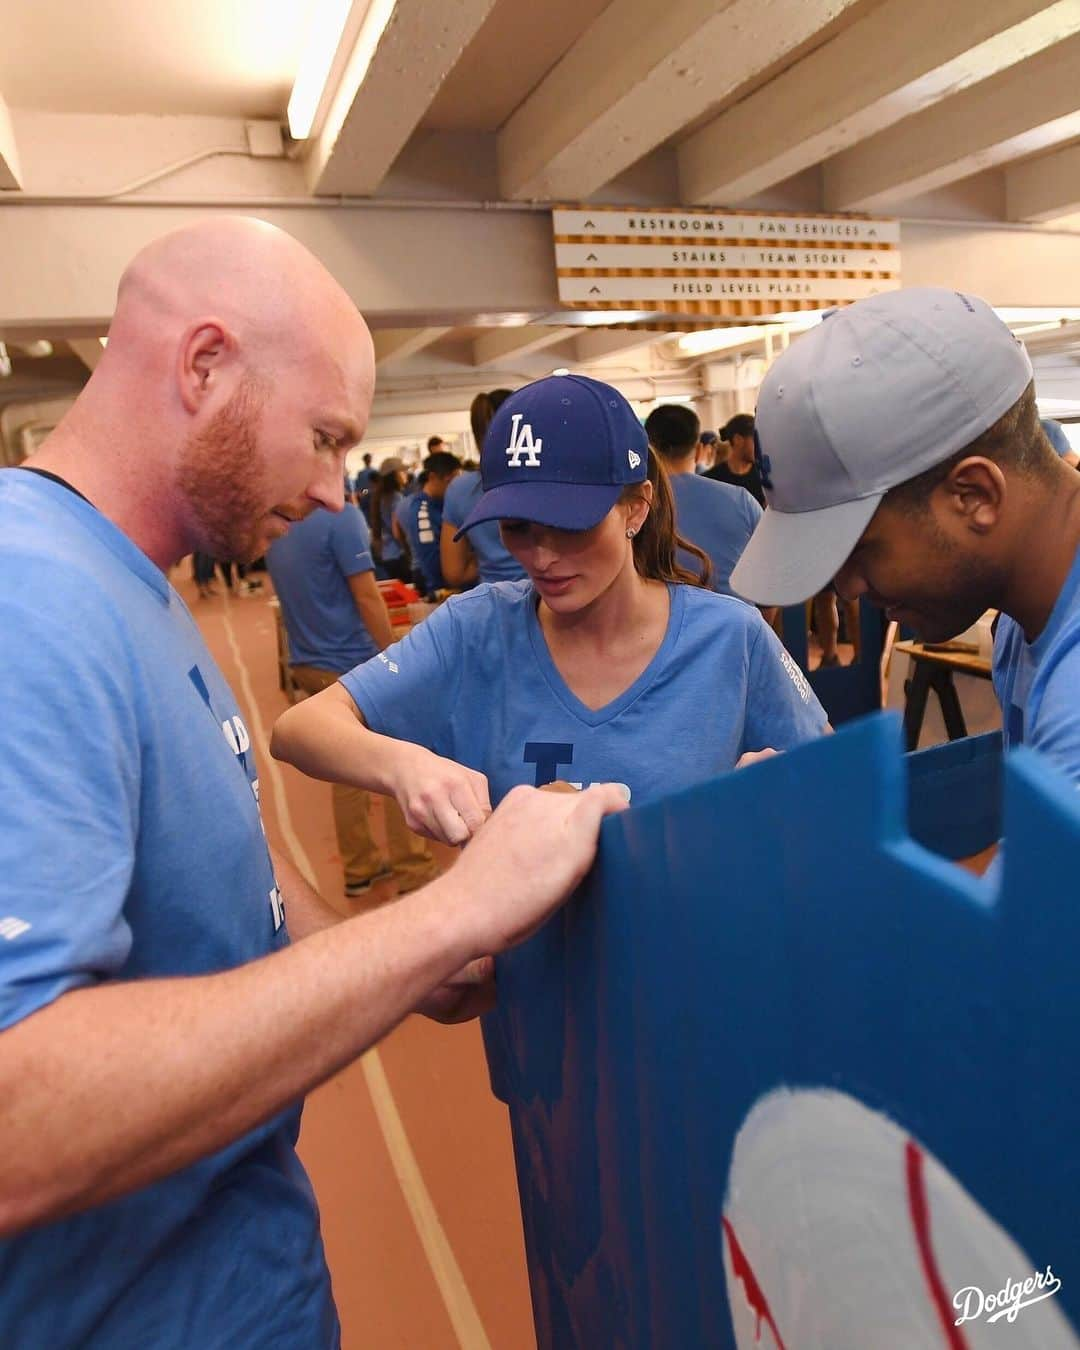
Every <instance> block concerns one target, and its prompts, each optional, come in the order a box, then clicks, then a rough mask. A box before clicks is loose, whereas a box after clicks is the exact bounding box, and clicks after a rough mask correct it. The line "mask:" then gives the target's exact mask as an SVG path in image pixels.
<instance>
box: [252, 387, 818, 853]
mask: <svg viewBox="0 0 1080 1350" xmlns="http://www.w3.org/2000/svg"><path fill="white" fill-rule="evenodd" d="M481 472H482V474H483V482H484V493H483V495H482V497H481V498H480V501H479V503H478V504H477V506H475V507H474V508H473V511H472V513H471V514H470V516H469V518H468V519H467V520H466V521H465V523H464V529H466V530H470V529H472V528H474V527H475V526H477V525H479V524H481V523H483V522H485V521H489V520H498V521H500V522H501V529H502V537H503V541H504V543H505V544H506V547H507V548H508V549H509V550H510V552H511V553H512V554H513V555H514V556H515V557H516V558H517V560H518V561H519V563H520V564H521V566H522V567H523V568H524V570H525V572H526V574H527V576H526V580H524V581H519V582H500V583H498V584H496V585H485V586H479V587H477V588H476V589H475V590H472V591H470V592H467V593H466V594H465V595H462V596H458V597H453V598H451V599H450V600H449V601H448V602H447V603H446V604H445V605H443V606H442V607H441V608H440V609H439V610H437V611H436V612H435V613H434V614H433V615H431V617H430V618H428V619H427V620H426V621H425V622H424V623H423V624H421V625H420V626H419V627H418V628H416V629H414V630H413V631H412V633H410V634H409V636H408V637H406V638H405V639H404V640H403V641H401V642H400V643H397V644H395V646H393V647H392V648H390V649H389V650H388V651H386V652H384V653H383V654H382V657H380V658H379V659H377V660H375V661H372V662H368V663H367V664H366V665H363V666H359V667H358V668H357V669H355V670H353V671H351V672H349V673H348V674H347V675H345V676H344V677H343V678H342V681H341V683H340V684H338V685H336V686H335V687H334V688H333V689H329V690H327V691H326V692H325V693H322V694H319V695H318V696H317V697H315V698H314V699H310V700H308V701H307V702H306V703H304V704H300V705H298V706H297V707H295V708H293V709H291V710H290V711H288V712H286V713H285V714H284V716H283V717H282V718H281V719H280V720H279V721H278V723H277V726H276V727H275V730H274V737H273V743H272V752H273V753H274V754H276V755H278V756H279V757H281V758H285V759H288V760H290V761H291V762H293V763H295V764H296V765H298V766H299V767H300V768H301V769H303V770H304V771H305V772H308V773H312V774H314V775H315V776H317V777H321V778H329V779H341V780H344V781H346V782H351V783H353V784H355V785H356V786H366V787H370V788H373V789H375V790H378V791H392V792H394V794H395V795H396V796H397V798H398V800H399V802H400V803H401V806H402V809H403V810H404V812H405V818H406V820H407V821H408V823H409V825H410V826H411V827H412V828H413V829H417V830H419V831H421V832H423V833H427V834H430V835H432V836H433V837H434V838H437V839H441V840H443V841H444V842H447V843H461V842H462V841H463V840H464V839H466V838H468V836H469V833H470V830H469V827H468V824H467V822H468V818H469V816H470V815H474V814H475V813H476V811H477V810H478V809H483V808H484V807H485V806H486V803H487V802H488V801H489V799H490V800H491V801H495V802H497V801H499V800H501V799H502V798H503V796H504V795H505V794H506V793H507V792H509V791H510V789H511V788H512V787H513V786H514V785H515V784H521V783H528V784H533V785H535V786H542V785H544V784H548V783H551V782H554V781H556V780H558V781H561V782H564V783H570V784H573V785H575V786H583V785H588V784H590V783H599V782H616V783H619V784H621V785H622V790H623V791H624V792H625V794H626V796H627V798H628V799H630V800H632V801H633V802H641V801H646V802H647V801H650V800H652V799H654V798H656V797H659V796H661V795H663V794H666V793H670V792H674V791H677V790H678V789H679V788H680V787H685V786H688V785H690V784H692V783H698V782H701V781H703V780H704V779H707V778H709V777H711V776H713V775H715V774H718V773H724V772H726V771H727V770H729V769H732V768H734V767H735V765H736V764H737V763H738V761H739V760H740V758H741V757H742V756H743V755H745V754H746V753H747V752H761V751H764V750H766V749H770V748H771V749H782V748H787V747H791V746H794V745H797V744H799V743H801V742H802V741H805V740H809V739H811V738H813V737H815V736H818V735H820V734H821V733H822V732H823V731H824V730H825V728H826V719H825V714H824V712H823V711H822V709H821V706H820V705H819V703H818V701H817V699H816V698H815V697H814V695H813V693H812V692H811V690H810V688H809V686H808V684H807V683H806V681H805V680H804V679H803V677H802V675H801V673H800V672H799V670H798V668H797V667H796V666H795V664H794V663H793V662H792V661H791V660H790V658H789V657H788V656H787V654H786V653H785V652H784V650H783V648H782V647H781V646H780V644H779V642H778V641H777V639H776V637H775V635H774V634H773V633H772V631H771V630H770V629H769V628H768V627H767V625H766V624H765V623H764V621H763V620H762V618H761V615H760V614H759V613H758V611H757V610H755V609H753V608H751V607H750V606H748V605H744V604H742V603H740V602H739V601H737V600H734V599H732V598H730V597H728V596H722V595H717V594H716V593H714V592H712V591H710V590H708V589H706V588H704V587H703V586H702V585H701V583H700V576H699V575H696V574H694V573H692V572H690V571H689V570H688V569H686V568H684V567H683V566H682V565H681V564H680V562H679V561H678V556H677V551H678V550H679V549H680V548H683V549H685V551H686V553H687V554H689V555H690V556H692V557H693V558H694V559H695V561H696V564H697V566H698V567H699V568H701V569H704V568H705V567H707V559H706V558H705V556H704V555H703V554H702V553H701V551H700V550H698V549H696V548H695V547H694V546H693V545H690V544H689V543H688V541H684V540H681V539H680V538H679V537H678V535H677V533H676V530H675V523H674V515H673V506H672V500H671V494H670V490H669V488H668V486H667V482H666V476H665V474H664V472H663V470H662V468H661V466H660V465H659V464H658V462H657V460H656V457H655V456H653V455H651V454H650V451H649V446H648V440H647V438H646V436H645V432H644V430H643V428H642V427H641V424H640V423H639V422H638V420H637V417H636V416H635V414H634V412H633V410H632V409H631V407H630V405H629V404H628V403H627V402H626V400H625V399H624V398H623V397H622V396H621V395H620V394H619V393H618V392H617V391H616V390H615V389H613V388H611V387H610V386H609V385H604V384H601V383H599V382H597V381H595V380H590V379H586V378H584V377H580V376H552V377H550V378H549V379H546V380H540V381H537V382H536V383H535V384H531V385H528V386H526V387H525V388H524V389H521V390H518V392H517V393H515V394H514V395H512V396H511V397H510V398H508V399H507V400H506V401H505V402H504V403H503V404H502V406H501V407H500V408H499V410H498V412H497V413H496V415H495V419H494V421H493V422H492V424H491V428H490V430H489V432H488V435H487V437H486V438H485V441H484V450H483V458H482V460H481Z"/></svg>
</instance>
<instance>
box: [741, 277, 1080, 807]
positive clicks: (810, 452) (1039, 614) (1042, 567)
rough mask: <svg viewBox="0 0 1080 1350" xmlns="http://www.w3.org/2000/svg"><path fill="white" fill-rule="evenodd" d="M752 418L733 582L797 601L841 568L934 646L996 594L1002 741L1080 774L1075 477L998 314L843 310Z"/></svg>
mask: <svg viewBox="0 0 1080 1350" xmlns="http://www.w3.org/2000/svg"><path fill="white" fill-rule="evenodd" d="M757 432H758V437H759V442H760V448H759V454H760V462H761V468H762V478H763V482H764V485H765V492H766V498H767V501H768V504H769V509H768V510H767V511H766V512H765V515H764V517H763V518H762V520H761V523H760V524H759V525H758V527H757V529H756V531H755V532H754V535H753V537H752V538H751V540H750V543H749V544H748V545H747V548H746V551H745V552H744V553H743V555H742V558H741V559H740V561H739V564H738V566H737V567H736V569H735V571H734V573H733V574H732V588H733V589H734V590H735V591H736V592H737V593H738V594H740V595H743V596H745V597H747V598H748V599H750V600H753V601H754V602H756V603H757V604H778V605H790V604H793V603H796V602H797V601H801V600H804V599H805V598H806V597H807V596H809V595H813V594H815V593H816V592H817V591H819V590H820V589H821V588H822V586H823V585H825V584H826V583H827V582H828V581H829V580H830V579H835V583H836V588H837V591H838V592H839V594H840V595H841V597H843V598H845V599H854V598H857V597H859V596H862V595H865V596H866V597H867V599H869V600H870V601H872V602H873V603H874V604H877V605H879V606H881V607H882V608H883V609H885V611H886V613H887V614H888V617H889V618H890V619H898V620H900V622H902V623H904V624H906V625H908V626H909V627H911V628H912V629H914V630H915V632H916V633H917V634H918V635H919V636H920V637H921V638H923V639H925V640H927V641H932V642H933V641H937V642H940V641H943V640H945V639H947V638H950V637H953V636H955V635H956V634H957V633H960V632H962V631H963V630H964V629H965V628H968V627H969V626H970V625H971V624H973V623H974V622H975V621H976V620H977V619H978V617H979V616H980V615H981V614H982V613H983V612H984V611H985V610H987V609H999V610H1001V612H1002V619H1001V622H1000V624H999V627H998V633H997V638H996V641H995V647H994V687H995V690H996V692H997V696H998V699H999V701H1000V703H1001V706H1002V709H1003V721H1004V738H1005V745H1006V747H1010V746H1015V745H1018V744H1021V743H1024V744H1028V745H1031V746H1034V747H1035V748H1036V749H1037V750H1040V751H1042V752H1043V753H1044V754H1046V755H1047V756H1049V757H1050V758H1051V759H1052V760H1053V761H1055V762H1056V763H1057V764H1058V765H1059V766H1060V767H1062V768H1063V769H1064V770H1065V772H1066V773H1067V774H1069V776H1070V777H1071V778H1072V779H1073V780H1074V782H1076V783H1077V784H1078V785H1080V698H1078V697H1077V695H1078V693H1080V562H1078V560H1077V548H1078V545H1080V480H1078V476H1077V474H1076V473H1075V472H1074V471H1072V470H1070V469H1068V468H1067V467H1066V466H1065V465H1064V464H1063V463H1062V462H1061V460H1060V459H1059V458H1058V457H1057V455H1056V454H1055V453H1054V451H1053V450H1052V449H1051V447H1050V444H1049V442H1048V441H1047V439H1046V435H1045V433H1044V432H1043V430H1042V428H1041V427H1040V425H1039V415H1038V408H1037V406H1036V403H1035V389H1034V383H1033V379H1032V369H1031V362H1030V361H1029V360H1028V357H1027V353H1026V352H1025V351H1024V349H1023V348H1022V347H1021V346H1020V345H1019V343H1018V342H1017V341H1016V339H1015V338H1014V337H1013V335H1012V334H1011V333H1010V332H1009V330H1008V328H1007V327H1006V326H1005V325H1004V324H1003V323H1002V322H1001V320H1000V319H998V317H997V316H996V315H995V314H994V312H993V310H992V309H991V308H990V307H989V306H988V305H987V304H986V303H985V302H984V301H982V300H979V299H976V298H975V297H972V296H967V295H961V294H958V293H957V292H955V291H947V290H937V289H929V288H927V289H912V290H901V291H894V292H892V293H890V294H887V295H881V296H875V297H874V298H872V299H870V300H864V301H861V302H859V303H858V304H855V305H852V306H850V307H849V308H847V309H844V310H842V311H840V312H839V313H837V314H835V315H833V316H831V317H830V318H829V319H828V320H827V321H825V322H823V323H822V324H821V325H820V326H819V327H817V328H815V329H813V330H812V331H811V332H810V333H808V334H806V335H805V336H804V337H802V338H800V339H799V340H798V342H796V343H794V344H793V345H792V346H791V347H790V348H789V349H788V350H787V351H786V352H785V353H784V354H783V356H781V357H780V359H779V360H778V361H777V362H776V363H775V365H774V366H773V367H772V369H771V370H770V371H769V373H768V375H767V376H766V379H765V381H764V383H763V384H762V386H761V392H760V395H759V400H758V406H757Z"/></svg>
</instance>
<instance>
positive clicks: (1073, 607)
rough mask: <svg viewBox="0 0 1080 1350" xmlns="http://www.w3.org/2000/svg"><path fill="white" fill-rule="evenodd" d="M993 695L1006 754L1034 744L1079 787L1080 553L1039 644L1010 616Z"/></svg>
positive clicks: (1001, 629)
mask: <svg viewBox="0 0 1080 1350" xmlns="http://www.w3.org/2000/svg"><path fill="white" fill-rule="evenodd" d="M994 690H995V692H996V694H997V696H998V702H999V703H1000V704H1001V720H1002V736H1003V741H1004V745H1005V748H1006V750H1009V749H1012V748H1013V747H1015V746H1017V745H1029V746H1031V747H1032V748H1033V749H1035V750H1038V751H1040V752H1041V753H1042V754H1044V755H1046V757H1047V758H1048V759H1049V760H1051V761H1052V762H1053V763H1054V764H1056V765H1057V766H1058V768H1060V769H1063V770H1064V772H1065V773H1066V774H1067V775H1068V776H1069V778H1071V779H1072V781H1073V782H1074V783H1075V784H1076V785H1077V786H1078V787H1080V553H1078V554H1077V556H1076V558H1075V559H1074V560H1073V565H1072V568H1071V570H1070V572H1069V575H1068V578H1067V579H1066V581H1065V585H1064V586H1063V587H1062V588H1061V593H1060V595H1059V596H1058V598H1057V601H1056V603H1055V604H1054V608H1053V610H1052V611H1051V613H1050V618H1049V620H1048V621H1047V624H1046V627H1045V628H1044V629H1043V631H1042V632H1041V633H1040V634H1039V636H1038V637H1037V638H1036V639H1035V641H1034V642H1030V643H1029V642H1027V641H1026V640H1025V638H1024V630H1023V629H1022V628H1021V627H1020V625H1019V624H1018V623H1017V622H1016V621H1015V620H1014V619H1010V618H1009V617H1008V615H1006V614H1003V615H1002V616H1001V618H1000V620H999V621H998V629H997V636H996V638H995V640H994Z"/></svg>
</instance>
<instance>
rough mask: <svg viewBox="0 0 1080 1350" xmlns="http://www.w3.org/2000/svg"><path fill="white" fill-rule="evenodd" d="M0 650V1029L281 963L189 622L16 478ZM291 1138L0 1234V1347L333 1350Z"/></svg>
mask: <svg viewBox="0 0 1080 1350" xmlns="http://www.w3.org/2000/svg"><path fill="white" fill-rule="evenodd" d="M0 633H2V635H3V640H2V641H0V681H2V687H3V690H4V703H3V714H2V716H0V800H2V801H3V803H4V825H3V829H2V830H0V918H3V919H6V920H7V922H6V923H5V933H4V937H5V939H6V940H4V941H2V942H0V1028H6V1027H9V1026H11V1025H13V1024H14V1023H16V1022H19V1021H20V1020H21V1019H23V1018H25V1017H28V1016H30V1015H31V1014H32V1013H34V1012H36V1011H38V1010H39V1009H41V1008H43V1007H45V1006H46V1005H47V1004H49V1003H51V1002H52V1001H53V1000H55V999H57V998H59V997H60V996H61V995H63V994H65V993H66V992H68V991H70V990H74V989H78V988H81V987H85V986H90V985H96V984H99V983H101V982H102V981H106V980H108V981H118V980H134V979H140V978H146V977H151V976H154V977H168V976H185V975H195V974H203V973H209V972H215V971H221V970H227V969H230V968H232V967H235V966H239V965H242V964H244V963H245V962H247V961H252V960H255V959H256V958H258V957H261V956H264V955H266V954H268V953H270V952H273V951H276V950H278V949H280V948H282V947H284V946H285V945H287V942H288V936H287V932H286V928H285V924H284V921H283V914H282V906H281V898H280V895H279V894H278V891H277V888H276V886H275V882H274V874H273V869H272V866H271V862H270V856H269V852H268V850H267V846H266V839H265V836H264V834H263V830H262V824H261V820H260V817H259V808H258V777H257V767H256V764H255V760H254V752H253V750H252V747H251V743H250V737H249V734H248V731H247V729H246V728H245V726H244V723H243V720H242V718H241V716H240V712H239V709H238V707H237V703H236V699H235V698H234V696H233V694H232V692H231V690H230V689H229V687H228V685H227V684H226V683H225V680H224V679H223V677H222V675H221V673H220V671H219V670H218V669H217V667H216V665H215V664H214V661H213V658H212V657H211V655H210V653H209V651H208V650H207V648H206V645H205V644H204V642H203V640H202V638H201V636H200V634H199V631H198V629H197V628H196V626H195V623H194V621H193V620H192V618H191V615H190V614H189V613H188V610H187V608H186V607H185V605H184V603H183V601H182V600H181V599H180V598H179V596H178V595H177V594H176V592H175V591H174V590H173V589H172V588H171V587H170V586H169V584H168V581H167V580H166V578H165V576H164V575H163V574H162V572H161V571H160V570H159V569H158V568H157V567H156V566H155V565H154V564H153V563H151V562H150V560H149V559H148V558H147V557H146V556H145V555H144V554H143V553H142V552H141V551H140V550H139V549H138V548H136V546H135V545H134V544H133V543H132V542H131V540H130V539H128V538H127V536H126V535H124V534H122V533H121V532H120V531H119V530H118V529H117V528H116V527H115V526H114V525H112V524H111V523H110V522H109V521H108V520H106V519H105V517H104V516H102V515H100V514H99V513H98V512H97V511H95V510H94V508H93V507H92V506H90V505H89V504H88V503H86V502H84V501H83V500H81V499H80V498H79V497H77V496H76V495H75V494H74V493H72V492H70V491H69V490H67V489H66V488H64V487H63V486H61V485H60V484H58V483H53V482H50V481H48V480H46V479H43V478H41V477H39V476H38V475H36V474H32V473H30V472H27V471H25V470H22V469H4V470H2V471H0ZM132 1090H133V1094H135V1095H137V1093H138V1085H137V1084H136V1085H134V1086H133V1089H132ZM299 1121H300V1112H299V1109H298V1108H293V1109H290V1110H288V1111H285V1112H283V1113H282V1114H280V1115H278V1116H276V1117H275V1118H274V1119H272V1120H270V1121H267V1122H266V1124H264V1125H262V1126H260V1127H259V1128H258V1129H256V1130H254V1131H252V1132H251V1133H250V1134H248V1135H246V1136H245V1137H244V1138H242V1139H240V1140H237V1141H236V1142H235V1143H233V1144H232V1145H230V1146H229V1147H228V1148H226V1149H224V1150H222V1151H221V1152H219V1153H216V1154H214V1155H213V1156H211V1157H209V1158H205V1159H203V1160H202V1161H200V1162H198V1163H195V1164H194V1165H193V1166H191V1167H187V1168H185V1169H183V1170H182V1171H180V1172H177V1173H175V1174H173V1175H172V1176H170V1177H167V1178H166V1179H164V1180H163V1181H160V1182H157V1183H156V1184H154V1185H152V1186H148V1187H145V1188H144V1189H142V1190H139V1191H137V1192H135V1193H134V1194H132V1195H128V1196H125V1197H123V1198H122V1199H119V1200H115V1201H113V1202H112V1203H110V1204H107V1205H102V1206H98V1207H96V1208H94V1209H91V1210H87V1211H86V1212H84V1213H82V1214H78V1215H75V1216H74V1217H72V1218H68V1219H61V1220H59V1221H57V1222H54V1223H50V1224H47V1225H45V1226H44V1227H41V1228H37V1229H33V1230H31V1231H29V1232H26V1233H24V1234H21V1235H19V1236H16V1237H12V1238H8V1239H6V1240H0V1345H4V1346H49V1347H50V1350H68V1348H69V1347H70V1348H71V1350H74V1347H79V1350H87V1347H102V1350H105V1348H106V1347H107V1348H108V1350H113V1348H114V1347H116V1346H154V1347H177V1350H180V1347H184V1348H185V1350H187V1348H188V1347H192V1346H200V1347H203V1346H205V1347H207V1348H208V1350H210V1348H211V1347H214V1348H215V1350H216V1348H217V1347H226V1346H229V1347H232V1346H242V1345H252V1346H254V1345H258V1346H281V1347H287V1346H288V1347H292V1346H300V1345H303V1346H318V1347H320V1348H321V1347H333V1346H336V1345H337V1344H338V1340H339V1332H338V1324H337V1317H336V1314H335V1312H334V1305H333V1300H332V1298H331V1294H330V1283H329V1277H328V1273H327V1270H326V1262H325V1257H324V1255H323V1249H322V1242H321V1239H320V1236H319V1221H318V1212H317V1210H316V1206H315V1201H314V1197H313V1195H312V1192H311V1187H310V1184H309V1182H308V1180H307V1177H306V1176H305V1174H304V1171H303V1169H302V1167H301V1166H300V1163H299V1160H298V1159H297V1156H296V1152H295V1148H294V1145H295V1142H296V1136H297V1132H298V1129H299Z"/></svg>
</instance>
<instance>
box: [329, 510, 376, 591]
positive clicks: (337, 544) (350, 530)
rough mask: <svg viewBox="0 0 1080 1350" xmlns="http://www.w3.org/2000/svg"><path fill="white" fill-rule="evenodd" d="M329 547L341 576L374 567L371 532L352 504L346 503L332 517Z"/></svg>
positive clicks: (348, 575) (369, 570) (351, 575)
mask: <svg viewBox="0 0 1080 1350" xmlns="http://www.w3.org/2000/svg"><path fill="white" fill-rule="evenodd" d="M330 548H331V550H332V552H333V554H334V561H335V562H336V563H337V565H338V567H340V568H341V572H342V575H343V576H346V577H355V576H358V575H359V574H360V573H361V572H372V571H374V569H375V561H374V559H373V558H372V556H371V533H370V531H369V530H368V524H367V521H366V520H365V519H364V517H363V516H362V515H361V514H360V512H359V511H357V509H356V508H355V507H354V506H349V505H348V504H346V506H345V510H344V511H341V512H339V513H338V515H336V516H335V517H334V523H333V526H332V527H331V530H330Z"/></svg>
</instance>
